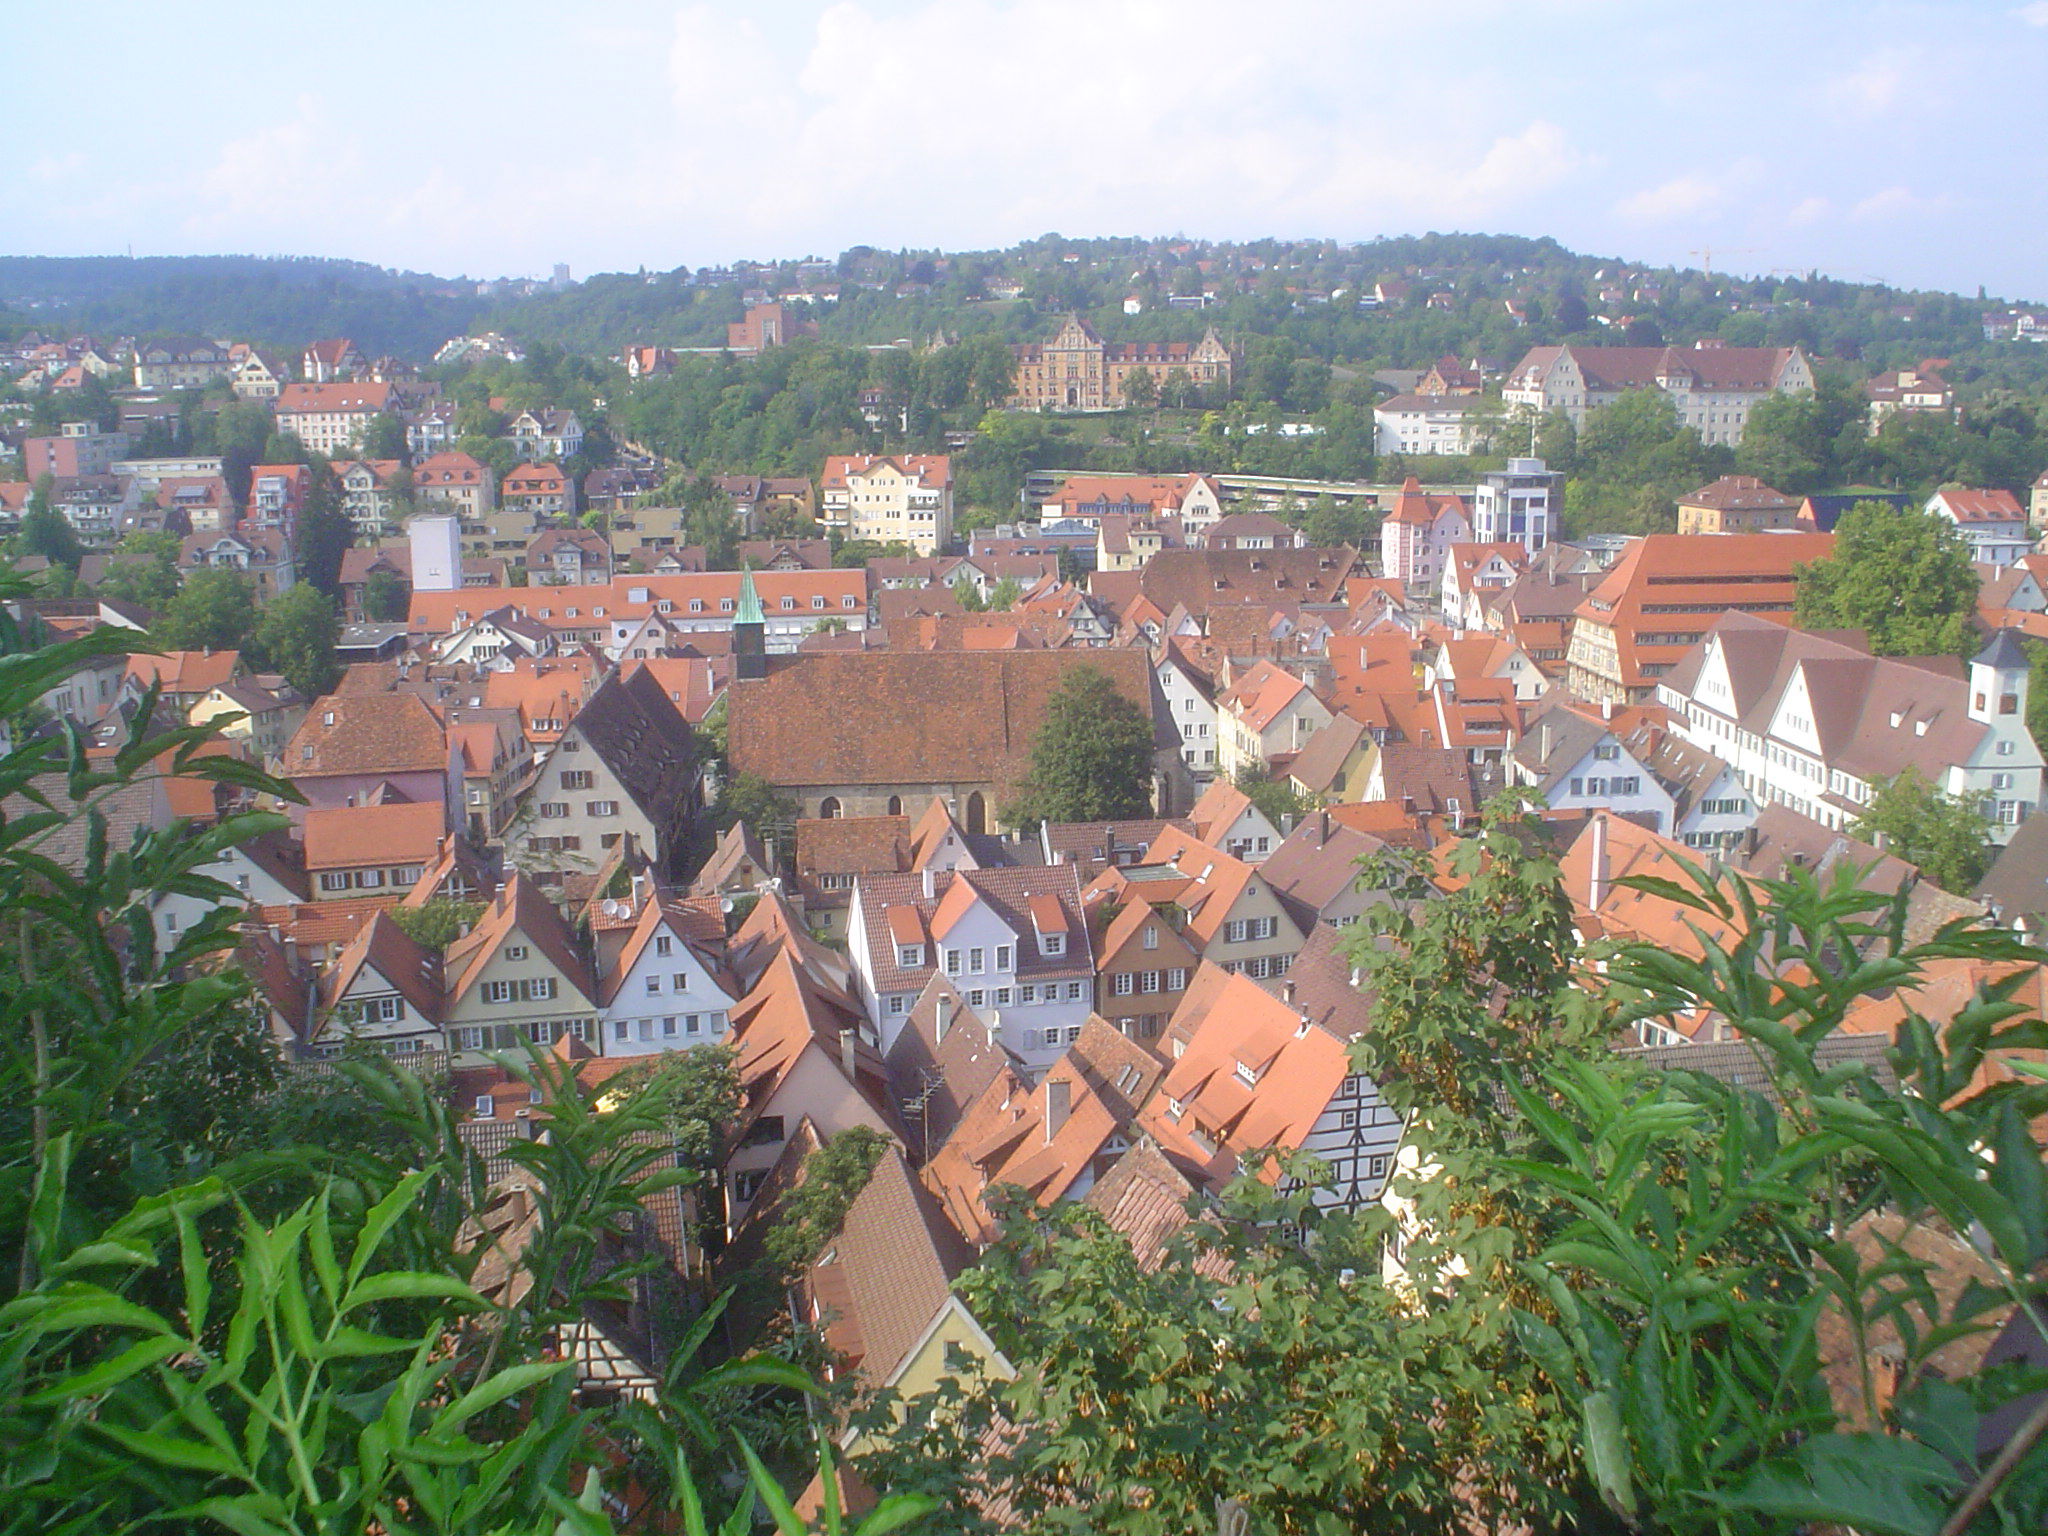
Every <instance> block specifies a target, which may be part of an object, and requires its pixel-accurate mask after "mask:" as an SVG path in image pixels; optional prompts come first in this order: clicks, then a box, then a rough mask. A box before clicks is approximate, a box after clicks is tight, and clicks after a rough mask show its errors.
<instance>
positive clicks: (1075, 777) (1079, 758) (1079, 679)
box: [1003, 665, 1152, 826]
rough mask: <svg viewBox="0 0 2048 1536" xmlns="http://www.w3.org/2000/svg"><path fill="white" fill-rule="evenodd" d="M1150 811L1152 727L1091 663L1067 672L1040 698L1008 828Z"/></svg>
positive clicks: (1006, 815)
mask: <svg viewBox="0 0 2048 1536" xmlns="http://www.w3.org/2000/svg"><path fill="white" fill-rule="evenodd" d="M1151 810H1152V725H1151V722H1150V721H1149V720H1147V719H1146V718H1145V713H1144V711H1143V710H1141V709H1139V708H1138V706H1137V705H1135V704H1133V703H1132V702H1131V701H1130V700H1129V699H1127V698H1125V697H1124V696H1123V695H1122V694H1121V693H1119V692H1118V691H1117V688H1116V684H1114V683H1113V682H1111V681H1110V679H1109V675H1108V674H1107V673H1105V672H1104V671H1102V669H1101V668H1099V667H1092V666H1086V665H1083V666H1077V667H1072V668H1070V669H1069V670H1068V671H1067V674H1066V676H1064V677H1063V678H1061V679H1060V684H1059V686H1058V687H1057V688H1056V689H1054V690H1053V694H1052V697H1051V698H1050V699H1048V700H1047V701H1046V708H1045V717H1044V719H1043V720H1042V721H1041V722H1040V723H1039V727H1038V734H1037V736H1036V737H1035V738H1034V739H1033V741H1032V744H1031V767H1030V771H1029V772H1028V774H1027V775H1026V777H1025V779H1024V782H1023V783H1022V784H1020V785H1019V786H1018V798H1017V801H1016V803H1015V804H1014V805H1012V806H1009V807H1007V808H1006V809H1005V810H1004V811H1003V820H1004V821H1007V822H1009V823H1010V824H1011V825H1013V826H1020V825H1027V824H1034V823H1037V822H1041V821H1113V820H1117V819H1119V818H1123V817H1130V816H1146V815H1150V814H1151Z"/></svg>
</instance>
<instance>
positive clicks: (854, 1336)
mask: <svg viewBox="0 0 2048 1536" xmlns="http://www.w3.org/2000/svg"><path fill="white" fill-rule="evenodd" d="M973 1262H974V1254H973V1250H972V1249H971V1248H969V1247H968V1246H967V1244H966V1243H965V1242H963V1241H962V1240H961V1237H960V1235H959V1233H957V1232H956V1231H954V1230H953V1228H952V1227H951V1226H950V1225H948V1223H947V1221H946V1219H945V1217H944V1216H942V1215H941V1214H940V1212H939V1210H938V1208H937V1205H936V1203H935V1202H934V1201H933V1200H932V1198H931V1197H930V1196H929V1195H928V1194H926V1193H925V1191H924V1190H923V1189H921V1188H920V1187H919V1186H918V1183H917V1180H916V1179H914V1178H913V1177H911V1173H910V1168H909V1166H908V1165H907V1164H906V1163H905V1162H904V1160H903V1153H902V1152H901V1151H900V1150H899V1149H897V1148H896V1147H893V1146H891V1147H886V1148H884V1149H883V1152H882V1156H881V1159H880V1160H879V1161H878V1162H877V1163H876V1164H875V1170H874V1173H873V1174H872V1175H871V1176H870V1177H869V1179H868V1182H867V1185H866V1187H865V1188H863V1189H862V1190H861V1192H860V1193H859V1194H858V1195H857V1196H855V1197H854V1201H853V1203H852V1205H850V1206H848V1207H847V1211H846V1219H845V1220H844V1221H843V1222H841V1223H840V1227H839V1231H838V1233H837V1235H836V1236H835V1237H834V1238H833V1240H832V1241H831V1243H830V1244H829V1245H828V1246H827V1248H826V1250H825V1253H824V1254H823V1255H822V1256H821V1257H820V1258H819V1259H818V1260H817V1261H816V1262H815V1263H813V1264H812V1265H811V1266H810V1268H809V1270H808V1271H807V1272H806V1273H805V1276H804V1282H803V1283H804V1289H805V1291H806V1292H807V1293H808V1294H809V1296H810V1297H811V1299H812V1301H813V1303H814V1305H815V1306H817V1308H818V1309H819V1311H821V1312H822V1313H824V1314H826V1316H825V1337H826V1343H827V1344H828V1345H829V1346H830V1347H832V1348H833V1349H834V1350H835V1351H836V1352H837V1353H838V1354H840V1355H841V1356H842V1357H845V1358H848V1359H850V1360H851V1361H852V1362H853V1372H854V1377H855V1379H856V1380H857V1381H858V1382H859V1383H860V1384H861V1386H862V1387H863V1388H864V1389H866V1390H868V1391H874V1390H876V1389H877V1388H879V1387H881V1386H882V1385H883V1384H884V1383H885V1382H887V1381H888V1380H889V1378H890V1377H891V1376H892V1375H894V1373H895V1371H896V1368H897V1367H898V1366H899V1365H901V1364H902V1362H903V1357H904V1356H905V1355H907V1354H908V1353H909V1352H910V1350H911V1348H912V1347H913V1346H914V1345H915V1344H917V1343H918V1341H919V1340H920V1339H922V1338H923V1337H924V1335H925V1331H926V1329H927V1328H928V1327H929V1325H930V1323H931V1321H932V1319H933V1318H934V1317H935V1316H936V1315H937V1314H938V1312H939V1310H940V1309H941V1308H942V1307H944V1306H945V1305H946V1304H947V1302H948V1300H949V1299H950V1298H951V1296H952V1285H953V1280H954V1277H955V1276H957V1275H959V1274H960V1273H961V1271H963V1270H965V1269H966V1268H967V1267H968V1266H969V1265H971V1264H972V1263H973ZM833 1314H836V1316H835V1315H833Z"/></svg>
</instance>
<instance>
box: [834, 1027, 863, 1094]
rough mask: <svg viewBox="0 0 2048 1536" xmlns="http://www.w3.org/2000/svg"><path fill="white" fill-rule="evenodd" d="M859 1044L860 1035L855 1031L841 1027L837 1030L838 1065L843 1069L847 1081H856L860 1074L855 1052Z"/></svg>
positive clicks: (857, 1057)
mask: <svg viewBox="0 0 2048 1536" xmlns="http://www.w3.org/2000/svg"><path fill="white" fill-rule="evenodd" d="M859 1045H860V1036H859V1034H857V1033H856V1032H855V1031H853V1030H851V1029H842V1030H841V1031H840V1032H839V1065H840V1067H841V1068H842V1069H843V1070H844V1071H845V1073H846V1077H847V1081H848V1082H853V1081H857V1080H858V1078H859V1076H860V1065H859V1056H858V1053H857V1048H858V1047H859Z"/></svg>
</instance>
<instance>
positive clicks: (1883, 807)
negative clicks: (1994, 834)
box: [1849, 768, 1991, 896]
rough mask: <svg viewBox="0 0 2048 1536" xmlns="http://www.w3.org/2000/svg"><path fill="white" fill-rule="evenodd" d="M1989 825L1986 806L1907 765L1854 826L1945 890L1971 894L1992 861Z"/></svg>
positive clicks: (1886, 783)
mask: <svg viewBox="0 0 2048 1536" xmlns="http://www.w3.org/2000/svg"><path fill="white" fill-rule="evenodd" d="M1990 825H1991V824H1990V823H1989V822H1988V821H1986V820H1985V817H1984V811H1983V807H1982V806H1980V805H1973V804H1971V803H1970V802H1969V801H1966V800H1961V799H1958V798H1957V797H1956V796H1954V795H1951V794H1949V793H1947V792H1946V791H1944V790H1942V789H1940V788H1938V787H1937V786H1935V785H1934V784H1931V783H1929V782H1928V780H1927V779H1926V778H1925V777H1924V776H1923V775H1922V774H1921V773H1920V772H1919V771H1918V770H1917V769H1913V768H1908V769H1906V770H1905V771H1904V772H1903V773H1899V774H1896V775H1894V776H1893V777H1891V778H1889V779H1885V780H1883V781H1881V782H1880V783H1879V784H1878V785H1877V789H1876V793H1875V794H1873V795H1872V796H1871V799H1870V803H1869V804H1868V805H1866V806H1864V808H1863V810H1862V811H1861V813H1859V814H1858V816H1857V818H1856V820H1855V821H1854V822H1852V823H1851V824H1850V827H1849V831H1850V833H1851V834H1852V835H1853V836H1856V837H1860V838H1862V839H1863V840H1864V841H1865V842H1880V841H1881V842H1882V845H1883V846H1884V847H1886V848H1888V849H1889V850H1890V851H1891V852H1893V853H1895V854H1897V855H1898V856H1899V857H1900V858H1902V859H1904V860H1905V861H1906V862H1907V863H1908V864H1917V865H1918V866H1919V867H1920V872H1921V873H1922V874H1924V875H1926V876H1927V878H1928V879H1930V880H1932V881H1933V882H1934V883H1935V884H1936V885H1938V886H1940V887H1941V888H1942V889H1943V890H1945V891H1952V892H1954V893H1955V894H1956V895H1958V896H1967V895H1969V894H1970V893H1971V892H1972V891H1974V890H1976V889H1977V885H1978V882H1980V881H1981V880H1982V879H1983V878H1984V871H1985V870H1986V869H1988V868H1990V865H1991V831H1990Z"/></svg>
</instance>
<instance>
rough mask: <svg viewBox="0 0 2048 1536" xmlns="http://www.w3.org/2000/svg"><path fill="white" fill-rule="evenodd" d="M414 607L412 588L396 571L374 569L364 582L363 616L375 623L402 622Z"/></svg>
mask: <svg viewBox="0 0 2048 1536" xmlns="http://www.w3.org/2000/svg"><path fill="white" fill-rule="evenodd" d="M411 609H412V588H411V587H410V586H408V585H407V584H406V581H405V578H404V577H402V576H400V575H398V574H397V573H396V572H394V571H372V572H371V573H370V579H369V580H368V581H366V582H364V583H363V617H364V618H366V619H368V620H369V621H370V622H371V623H373V624H401V623H403V622H405V616H406V614H407V613H409V612H410V611H411Z"/></svg>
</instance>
